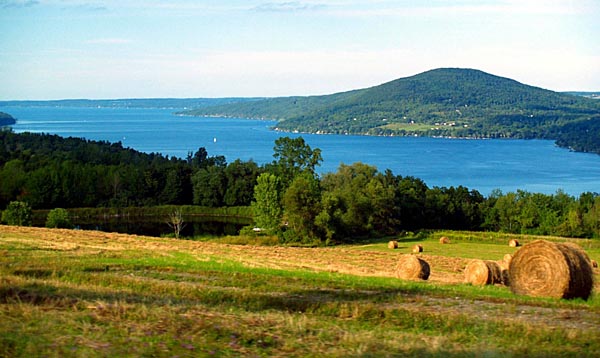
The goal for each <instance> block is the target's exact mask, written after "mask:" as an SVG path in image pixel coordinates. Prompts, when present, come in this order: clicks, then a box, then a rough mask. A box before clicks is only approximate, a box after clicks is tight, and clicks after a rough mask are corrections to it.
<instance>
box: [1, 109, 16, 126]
mask: <svg viewBox="0 0 600 358" xmlns="http://www.w3.org/2000/svg"><path fill="white" fill-rule="evenodd" d="M15 123H17V121H16V120H15V119H14V118H13V116H11V115H10V114H8V113H4V112H0V127H2V126H10V125H13V124H15Z"/></svg>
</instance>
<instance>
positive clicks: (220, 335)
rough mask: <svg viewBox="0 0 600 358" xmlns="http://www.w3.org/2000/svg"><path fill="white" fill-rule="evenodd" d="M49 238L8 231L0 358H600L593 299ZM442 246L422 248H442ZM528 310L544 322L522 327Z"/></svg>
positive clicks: (0, 276)
mask: <svg viewBox="0 0 600 358" xmlns="http://www.w3.org/2000/svg"><path fill="white" fill-rule="evenodd" d="M48 232H49V233H50V234H49V235H46V236H43V235H45V234H43V231H41V230H40V231H34V232H33V233H19V232H7V230H6V231H5V232H3V228H2V227H0V254H1V255H0V356H2V357H31V356H35V357H37V356H48V357H107V356H120V357H128V356H129V357H138V356H149V357H173V356H180V357H186V356H188V357H212V356H218V357H238V356H259V357H260V356H265V357H271V356H281V357H284V356H285V357H288V356H306V357H314V356H324V357H328V356H329V357H340V356H344V357H347V356H364V357H378V356H434V357H436V356H439V357H480V356H492V357H493V356H565V357H567V356H572V357H585V356H594V355H596V354H597V352H598V351H600V339H599V338H600V333H599V332H598V330H597V327H598V326H597V325H596V326H595V327H596V328H594V329H586V327H587V326H585V325H586V324H587V325H590V324H600V298H599V297H598V295H597V294H596V295H594V296H593V297H592V298H591V299H590V300H588V301H581V300H574V301H565V300H551V299H540V298H529V297H521V296H515V295H513V294H512V293H511V292H510V290H508V289H507V288H505V287H496V286H492V287H472V286H470V285H442V284H435V283H431V282H407V281H401V280H397V279H394V278H389V277H367V276H355V275H348V274H341V273H336V272H325V271H316V270H314V269H300V268H298V269H277V268H271V267H254V266H252V265H248V264H247V263H246V262H245V261H244V260H245V259H248V258H251V255H252V251H251V249H250V248H249V249H248V253H247V254H246V255H247V257H246V256H243V257H238V256H237V255H244V254H243V253H242V254H238V253H236V254H234V255H232V254H231V253H230V252H229V250H231V247H229V246H226V245H220V246H219V245H215V244H214V243H210V244H206V245H212V246H210V247H209V249H204V246H203V245H205V244H203V243H193V242H186V241H175V240H169V239H150V238H141V237H140V238H137V237H136V238H135V239H122V238H121V237H114V238H113V237H110V235H106V237H100V238H98V237H88V236H87V234H86V233H85V232H81V233H80V234H79V233H77V236H76V237H74V238H68V237H66V236H64V235H66V234H64V233H65V232H64V231H48ZM436 235H437V234H436ZM448 236H449V237H451V236H450V235H448ZM451 239H452V238H451ZM433 240H434V237H431V238H426V239H425V240H424V243H425V244H427V246H426V247H430V248H431V250H437V248H434V243H435V242H434V241H433ZM408 242H409V241H406V242H404V241H403V243H408ZM453 242H454V243H453V244H450V245H444V246H445V248H440V250H447V252H448V255H450V253H451V254H453V255H454V254H455V255H459V254H460V247H463V250H466V251H468V252H470V254H475V253H476V252H477V251H478V250H479V253H480V254H481V255H484V256H485V255H490V256H493V255H496V254H497V250H499V249H500V246H501V245H500V244H498V243H486V242H475V241H474V240H472V241H470V242H469V241H464V242H460V244H459V242H458V238H456V239H454V240H453ZM153 245H154V246H153ZM155 245H163V246H160V248H157V247H155ZM383 245H384V243H374V244H370V245H368V246H364V245H363V246H361V247H352V249H356V250H374V251H377V250H379V249H381V247H383ZM466 245H469V248H468V249H465V248H464V247H465V246H466ZM470 245H473V246H472V247H471V246H470ZM496 246H498V248H497V247H496ZM340 249H347V247H343V248H340ZM314 250H320V249H314ZM382 250H383V249H382ZM453 250H454V251H453ZM242 252H243V251H242ZM470 254H469V255H470ZM461 257H463V256H461ZM340 260H343V257H340ZM520 312H525V313H524V314H525V315H527V314H530V315H532V316H531V317H536V319H542V320H543V319H547V321H548V324H545V323H544V322H542V323H543V324H532V323H530V322H529V320H528V319H517V318H519V317H520V315H521V313H520ZM567 313H568V314H571V315H580V316H581V317H583V318H580V320H581V324H583V326H581V327H578V326H577V325H573V326H569V325H568V322H566V323H565V324H566V325H565V326H560V329H557V327H554V326H552V322H553V320H554V319H556V318H557V317H559V318H560V315H564V314H567ZM505 317H510V318H511V319H504V318H505ZM578 317H579V316H578ZM573 320H575V318H573ZM567 321H568V320H567ZM577 322H579V321H577Z"/></svg>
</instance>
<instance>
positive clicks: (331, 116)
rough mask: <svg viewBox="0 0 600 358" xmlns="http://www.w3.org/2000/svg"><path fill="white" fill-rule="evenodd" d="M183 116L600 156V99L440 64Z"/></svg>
mask: <svg viewBox="0 0 600 358" xmlns="http://www.w3.org/2000/svg"><path fill="white" fill-rule="evenodd" d="M182 113H184V114H188V115H197V116H223V117H246V118H264V119H275V120H279V123H278V124H277V125H276V126H275V129H277V130H281V131H287V132H303V133H318V134H360V135H386V136H415V135H416V136H430V137H438V136H439V137H467V138H520V139H534V138H535V139H553V140H556V142H557V144H558V145H560V146H562V147H568V148H570V149H573V150H577V151H585V152H595V153H600V101H597V100H594V99H591V98H586V97H583V96H579V95H573V94H568V93H558V92H553V91H550V90H546V89H542V88H538V87H533V86H528V85H525V84H522V83H519V82H517V81H515V80H512V79H508V78H504V77H499V76H495V75H491V74H488V73H485V72H482V71H479V70H474V69H460V68H442V69H435V70H431V71H427V72H424V73H421V74H418V75H415V76H411V77H406V78H400V79H397V80H394V81H391V82H387V83H384V84H382V85H379V86H375V87H370V88H365V89H360V90H353V91H348V92H341V93H335V94H331V95H324V96H308V97H301V96H297V97H280V98H270V99H263V100H255V101H251V102H236V103H229V104H222V105H216V106H206V107H203V108H198V109H195V110H191V111H185V112H182Z"/></svg>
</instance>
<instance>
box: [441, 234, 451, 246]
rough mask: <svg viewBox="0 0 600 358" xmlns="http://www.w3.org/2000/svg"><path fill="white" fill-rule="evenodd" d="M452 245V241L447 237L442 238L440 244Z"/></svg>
mask: <svg viewBox="0 0 600 358" xmlns="http://www.w3.org/2000/svg"><path fill="white" fill-rule="evenodd" d="M449 243H450V239H449V238H447V237H446V236H442V237H440V244H442V245H443V244H449Z"/></svg>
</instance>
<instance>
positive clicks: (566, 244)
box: [561, 242, 592, 264]
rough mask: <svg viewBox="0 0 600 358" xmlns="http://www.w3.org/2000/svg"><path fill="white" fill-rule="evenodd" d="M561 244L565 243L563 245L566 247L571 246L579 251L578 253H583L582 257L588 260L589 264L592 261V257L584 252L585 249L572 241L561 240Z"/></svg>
mask: <svg viewBox="0 0 600 358" xmlns="http://www.w3.org/2000/svg"><path fill="white" fill-rule="evenodd" d="M561 245H565V246H568V247H570V248H572V249H573V250H577V251H579V253H581V255H583V257H585V259H586V260H588V261H589V262H590V264H591V263H592V259H591V258H590V256H589V255H588V254H587V252H585V250H584V249H583V247H581V246H579V245H577V244H576V243H574V242H563V243H561Z"/></svg>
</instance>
